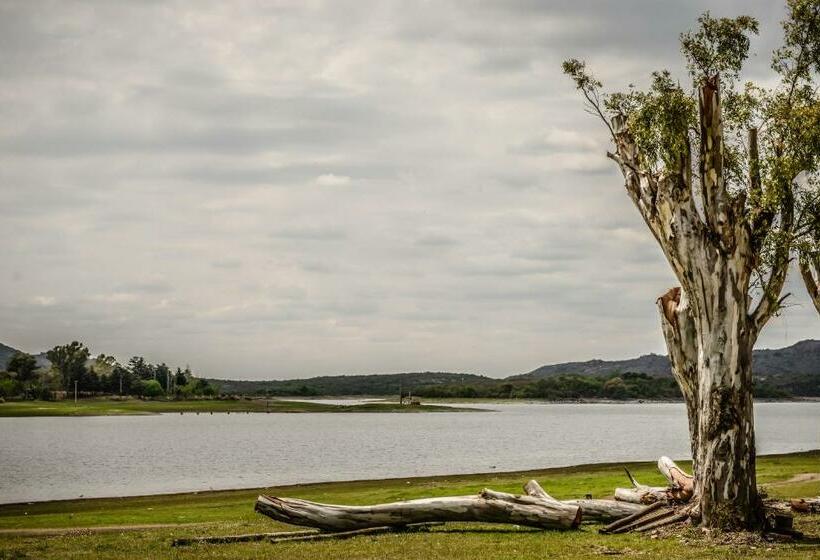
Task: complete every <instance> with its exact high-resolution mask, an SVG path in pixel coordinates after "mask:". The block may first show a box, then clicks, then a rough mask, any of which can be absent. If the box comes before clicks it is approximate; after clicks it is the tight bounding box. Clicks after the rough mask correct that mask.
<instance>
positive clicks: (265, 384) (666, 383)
mask: <svg viewBox="0 0 820 560" xmlns="http://www.w3.org/2000/svg"><path fill="white" fill-rule="evenodd" d="M430 380H433V381H432V382H431V381H430ZM425 381H426V382H425ZM218 382H219V384H220V386H221V388H222V391H223V392H225V393H228V394H244V395H268V396H281V397H303V396H357V395H358V396H361V395H390V394H394V395H398V393H399V391H401V392H402V395H403V396H408V395H413V396H418V397H427V398H448V399H450V398H455V399H458V398H491V399H501V398H503V399H508V398H511V399H545V400H573V399H611V400H630V399H647V400H654V399H657V400H678V399H681V394H680V390H679V389H678V385H677V383H675V381H674V379H672V378H671V377H657V376H652V375H648V374H645V373H633V372H624V373H611V374H608V375H580V374H565V375H556V376H551V377H546V378H543V379H532V378H519V379H506V380H494V379H491V378H487V377H481V376H476V375H469V374H452V373H430V372H425V373H409V374H395V375H393V374H391V375H353V376H338V377H330V376H326V377H315V378H311V379H294V380H282V381H235V380H218ZM754 391H755V397H757V398H770V399H783V398H790V397H794V396H820V384H818V382H817V375H810V374H806V375H804V376H800V375H794V374H790V375H789V376H787V377H784V378H782V379H781V378H777V377H773V378H771V380H769V379H761V378H758V379H756V380H755V387H754Z"/></svg>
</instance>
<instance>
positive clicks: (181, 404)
mask: <svg viewBox="0 0 820 560" xmlns="http://www.w3.org/2000/svg"><path fill="white" fill-rule="evenodd" d="M466 410H469V409H466V408H456V407H450V406H444V405H420V406H400V405H399V404H397V403H388V402H385V403H381V402H378V403H365V404H356V405H335V404H324V403H317V402H301V401H287V400H277V399H270V400H266V399H252V400H245V399H242V400H191V401H163V400H156V401H143V400H139V399H128V400H114V399H102V398H101V399H80V400H79V401H78V402H77V403H76V404H75V403H74V401H73V400H65V401H12V402H5V403H0V417H3V416H6V417H8V416H122V415H134V414H159V413H163V412H165V413H177V412H182V413H197V414H208V413H214V412H219V413H225V412H227V413H231V412H234V413H246V412H261V413H265V412H401V413H414V412H461V411H466Z"/></svg>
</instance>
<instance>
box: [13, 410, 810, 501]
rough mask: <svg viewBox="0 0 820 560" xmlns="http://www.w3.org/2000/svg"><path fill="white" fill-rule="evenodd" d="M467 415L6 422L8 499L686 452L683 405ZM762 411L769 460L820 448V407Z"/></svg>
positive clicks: (761, 437)
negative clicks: (776, 456)
mask: <svg viewBox="0 0 820 560" xmlns="http://www.w3.org/2000/svg"><path fill="white" fill-rule="evenodd" d="M470 406H477V407H482V408H488V409H493V410H495V412H475V413H469V412H443V413H418V414H397V413H338V414H327V413H325V414H315V413H303V414H213V415H211V414H200V415H196V414H185V415H179V414H163V415H157V416H121V417H115V416H99V417H76V418H74V417H40V418H0V503H9V502H21V501H37V500H50V499H66V498H77V497H80V496H83V497H103V496H125V495H137V494H153V493H164V492H183V491H200V490H210V489H226V488H240V487H257V486H273V485H282V484H293V483H301V482H319V481H332V480H354V479H371V478H392V477H405V476H407V477H410V476H426V475H438V474H456V473H474V472H492V471H511V470H522V469H536V468H543V467H558V466H567V465H576V464H582V463H599V462H611V461H633V460H655V459H657V457H658V456H660V455H669V456H671V457H674V458H686V457H689V444H688V436H687V428H686V414H685V411H684V407H683V405H682V404H677V403H674V404H673V403H669V404H657V403H652V404H649V403H647V404H536V403H521V404H492V405H472V404H471V405H470ZM755 416H756V418H755V423H756V429H757V445H758V452H759V453H785V452H792V451H805V450H809V449H817V448H820V402H801V403H757V404H756V405H755ZM818 469H820V465H818Z"/></svg>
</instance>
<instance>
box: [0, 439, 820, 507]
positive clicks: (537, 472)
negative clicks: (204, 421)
mask: <svg viewBox="0 0 820 560" xmlns="http://www.w3.org/2000/svg"><path fill="white" fill-rule="evenodd" d="M813 456H816V458H817V459H818V461H820V448H818V449H808V450H804V451H795V452H791V453H767V454H760V455H757V458H759V459H765V460H772V459H774V460H777V459H787V458H801V457H813ZM675 461H676V462H677V463H678V464H679V465H680V466H681V467H683V468H690V467H691V459H681V460H678V459H676V460H675ZM649 465H654V461H648V460H647V461H640V460H633V461H615V462H613V461H610V462H603V463H580V464H575V465H565V466H558V467H544V468H538V469H525V470H514V471H480V472H472V473H451V474H438V475H429V476H410V477H407V476H400V477H388V478H357V479H350V480H327V481H314V482H300V483H295V484H282V485H273V486H246V487H243V486H239V487H233V488H218V489H214V490H203V491H180V492H160V493H154V494H130V495H120V496H100V497H88V498H79V497H78V498H65V499H58V500H34V501H22V502H8V503H0V517H2V516H3V515H7V513H6V511H5V510H10V509H21V508H26V507H29V506H35V507H37V506H46V505H67V504H83V505H91V506H93V505H100V506H105V505H106V504H115V503H118V502H121V501H123V500H137V501H138V500H146V501H150V500H154V499H169V500H170V499H178V498H185V497H190V498H193V497H194V496H196V497H197V498H199V499H202V498H209V497H213V498H218V497H229V496H231V495H236V494H262V493H265V492H271V491H273V490H276V491H277V492H279V493H281V492H280V491H282V490H285V491H289V490H310V491H316V492H319V491H322V490H324V489H327V488H332V487H336V486H340V485H342V486H345V487H355V486H370V485H373V484H384V485H388V486H389V485H393V484H399V483H405V484H408V485H411V484H419V483H444V482H448V483H454V482H461V481H466V480H470V479H473V478H476V477H485V478H486V479H487V480H492V479H498V478H521V479H522V480H524V479H530V478H539V477H540V478H543V477H548V476H550V475H552V476H560V475H568V474H576V473H584V472H587V473H590V472H591V473H594V472H600V471H609V470H612V469H618V470H620V469H623V468H628V469H630V470H634V469H638V468H642V467H644V468H645V467H647V466H649ZM818 469H820V464H819V465H818Z"/></svg>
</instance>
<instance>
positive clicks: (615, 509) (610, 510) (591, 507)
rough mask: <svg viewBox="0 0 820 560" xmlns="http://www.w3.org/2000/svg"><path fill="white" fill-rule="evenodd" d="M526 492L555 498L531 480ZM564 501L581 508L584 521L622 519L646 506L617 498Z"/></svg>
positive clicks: (536, 495)
mask: <svg viewBox="0 0 820 560" xmlns="http://www.w3.org/2000/svg"><path fill="white" fill-rule="evenodd" d="M524 492H526V493H527V495H529V496H533V497H537V498H544V499H548V500H554V499H555V498H553V497H552V496H550V495H549V494H547V492H546V491H545V490H544V489H543V488H542V487H541V485H540V484H538V482H536V481H534V480H530V481H529V482H527V483H526V484H525V485H524ZM562 503H565V504H569V505H573V506H578V507H580V508H581V518H582V519H583V520H584V521H612V520H614V519H621V518H622V517H626V516H627V515H632V514H635V513H638V512H639V511H643V509H644V506H642V505H640V504H633V503H629V502H618V501H616V500H595V499H591V498H588V499H583V500H562Z"/></svg>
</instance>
